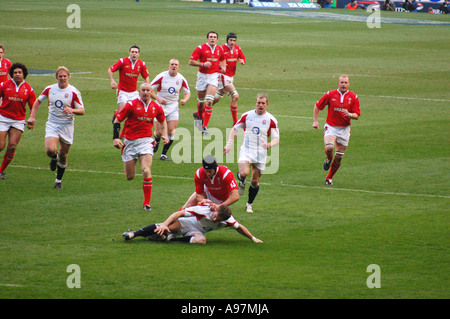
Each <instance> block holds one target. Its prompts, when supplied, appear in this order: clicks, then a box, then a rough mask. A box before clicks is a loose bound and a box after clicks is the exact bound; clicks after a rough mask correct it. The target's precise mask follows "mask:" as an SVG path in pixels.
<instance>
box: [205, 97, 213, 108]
mask: <svg viewBox="0 0 450 319" xmlns="http://www.w3.org/2000/svg"><path fill="white" fill-rule="evenodd" d="M213 102H214V95H207V96H206V97H205V104H206V105H207V106H212V105H213Z"/></svg>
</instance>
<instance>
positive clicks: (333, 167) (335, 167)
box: [326, 160, 341, 179]
mask: <svg viewBox="0 0 450 319" xmlns="http://www.w3.org/2000/svg"><path fill="white" fill-rule="evenodd" d="M340 166H341V163H339V164H338V163H336V161H335V160H334V161H333V163H331V169H330V171H329V172H328V175H327V178H326V179H333V176H334V174H335V173H336V172H337V170H338V169H339V167H340Z"/></svg>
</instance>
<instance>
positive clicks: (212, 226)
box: [182, 205, 239, 233]
mask: <svg viewBox="0 0 450 319" xmlns="http://www.w3.org/2000/svg"><path fill="white" fill-rule="evenodd" d="M212 214H213V211H211V209H210V208H209V205H198V206H192V207H188V208H186V210H185V215H184V217H185V218H193V217H195V218H196V219H197V223H198V226H199V227H200V228H201V229H202V231H203V233H207V232H209V231H212V230H217V229H222V228H225V227H234V228H236V229H237V228H238V227H239V223H238V222H237V221H236V219H234V217H233V216H230V218H228V219H227V220H225V221H222V222H219V223H213V222H212V221H211V216H212ZM182 218H183V217H182Z"/></svg>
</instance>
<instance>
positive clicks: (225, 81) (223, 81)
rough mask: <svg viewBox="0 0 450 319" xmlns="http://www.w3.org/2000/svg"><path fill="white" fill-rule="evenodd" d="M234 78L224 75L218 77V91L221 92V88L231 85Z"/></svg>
mask: <svg viewBox="0 0 450 319" xmlns="http://www.w3.org/2000/svg"><path fill="white" fill-rule="evenodd" d="M233 81H234V77H232V76H228V75H225V74H220V75H219V90H223V88H225V87H227V86H228V85H231V84H233Z"/></svg>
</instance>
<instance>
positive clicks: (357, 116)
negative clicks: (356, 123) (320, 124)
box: [341, 109, 359, 120]
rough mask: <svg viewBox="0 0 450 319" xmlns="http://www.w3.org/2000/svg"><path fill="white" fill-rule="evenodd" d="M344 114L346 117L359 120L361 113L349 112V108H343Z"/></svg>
mask: <svg viewBox="0 0 450 319" xmlns="http://www.w3.org/2000/svg"><path fill="white" fill-rule="evenodd" d="M341 112H342V115H344V116H345V117H348V118H349V119H351V120H357V119H359V115H358V114H356V113H351V112H349V111H348V110H347V109H342V110H341Z"/></svg>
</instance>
